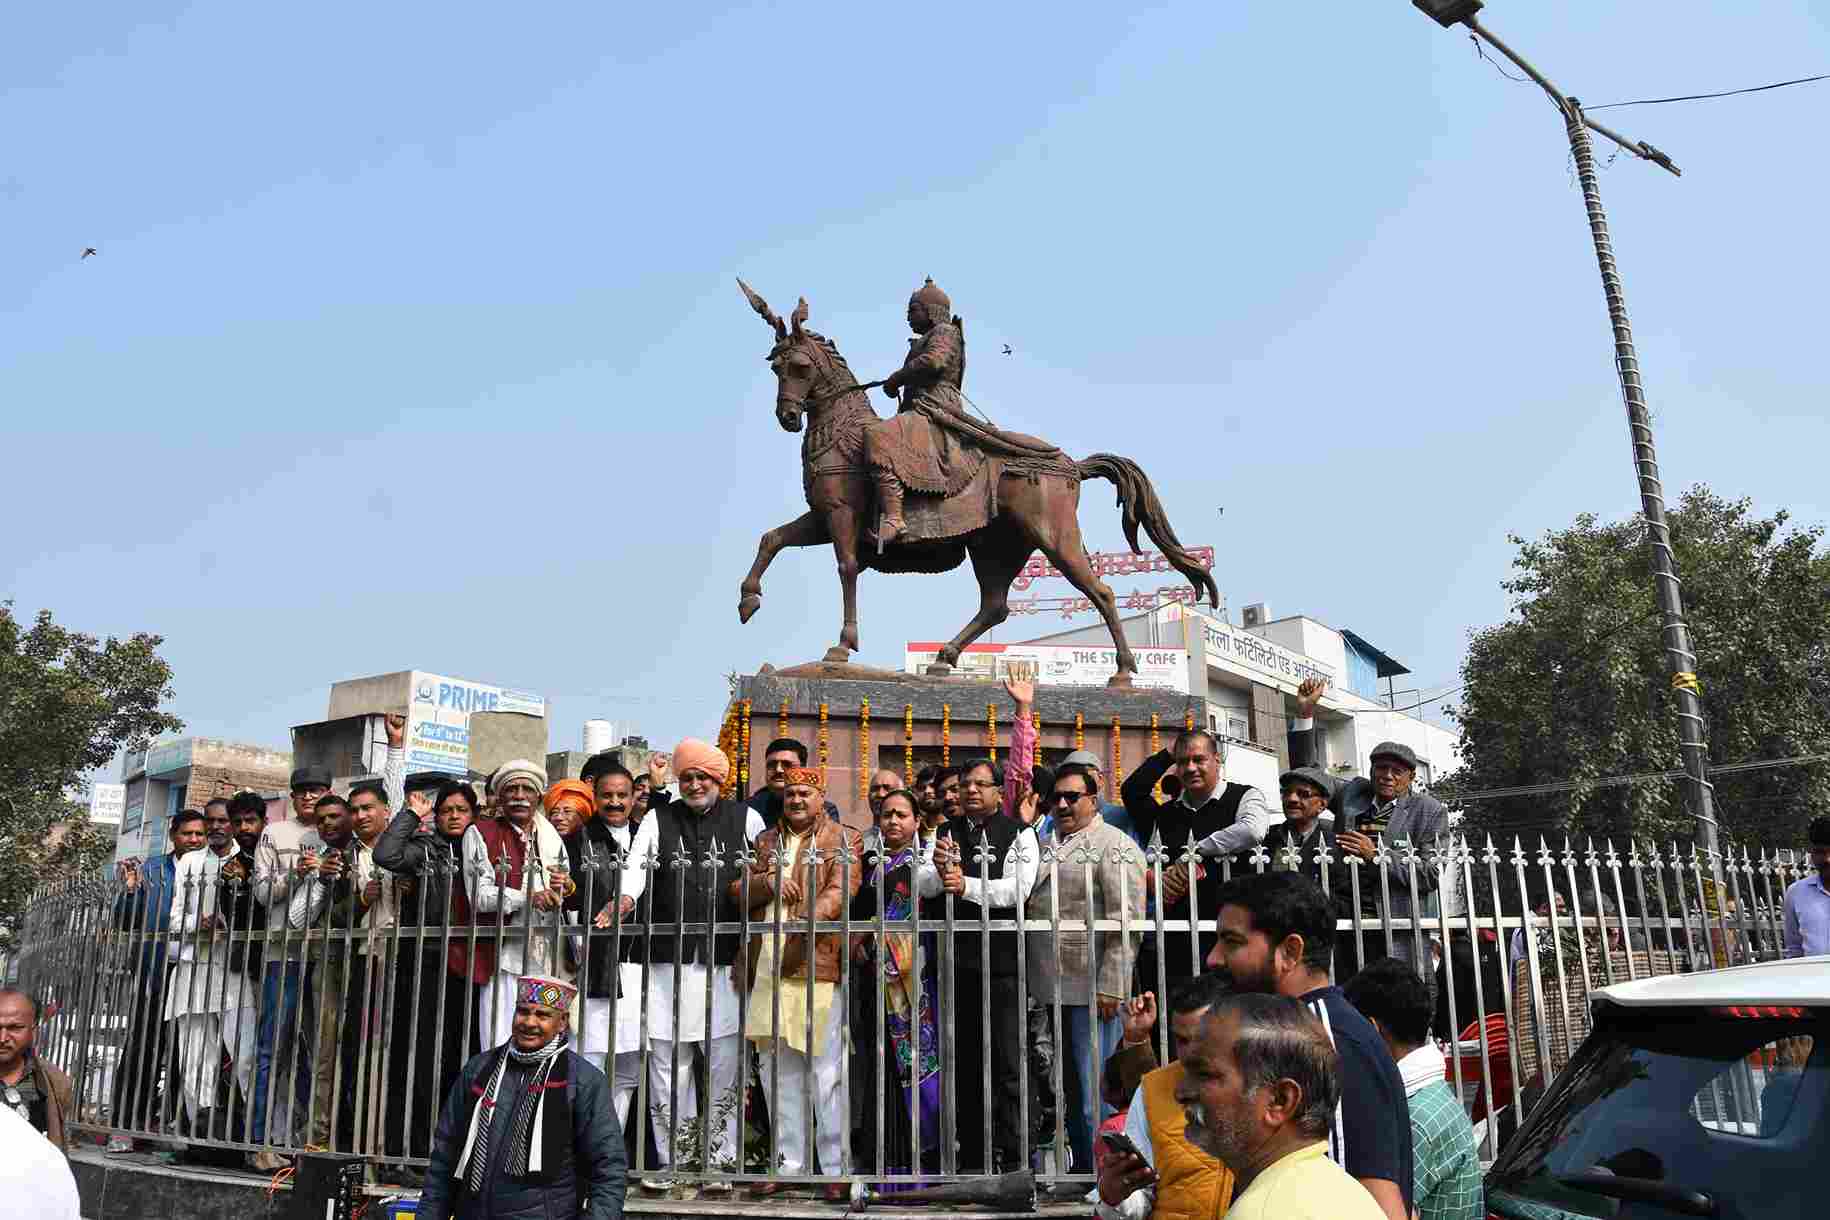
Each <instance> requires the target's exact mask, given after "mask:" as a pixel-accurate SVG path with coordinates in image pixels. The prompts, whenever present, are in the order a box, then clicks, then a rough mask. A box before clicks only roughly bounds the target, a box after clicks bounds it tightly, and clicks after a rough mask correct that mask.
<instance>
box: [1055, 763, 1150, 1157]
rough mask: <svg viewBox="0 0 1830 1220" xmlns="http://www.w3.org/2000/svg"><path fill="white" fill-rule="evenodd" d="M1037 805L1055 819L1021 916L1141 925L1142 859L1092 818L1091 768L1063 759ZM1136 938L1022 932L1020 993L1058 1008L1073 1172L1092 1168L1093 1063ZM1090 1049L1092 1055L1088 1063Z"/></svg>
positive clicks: (1110, 1024) (1110, 1037)
mask: <svg viewBox="0 0 1830 1220" xmlns="http://www.w3.org/2000/svg"><path fill="white" fill-rule="evenodd" d="M1043 812H1045V813H1049V814H1052V815H1053V816H1054V820H1055V829H1054V858H1053V859H1052V860H1051V861H1049V862H1048V863H1045V864H1044V865H1043V866H1042V871H1041V875H1040V876H1039V877H1038V878H1037V879H1036V888H1035V890H1034V891H1033V892H1032V893H1031V894H1030V896H1029V906H1028V908H1027V911H1026V916H1027V918H1029V919H1033V920H1040V921H1043V922H1044V923H1045V924H1046V923H1047V922H1048V921H1049V920H1051V919H1053V920H1056V921H1058V922H1059V923H1063V924H1080V925H1082V926H1083V927H1088V926H1090V925H1091V924H1092V922H1093V921H1095V920H1101V919H1110V920H1122V921H1125V922H1126V925H1127V926H1128V927H1129V928H1131V929H1141V928H1142V927H1143V923H1144V856H1143V853H1142V852H1140V851H1139V850H1138V848H1137V844H1135V843H1133V842H1132V841H1131V836H1130V835H1128V834H1126V833H1125V832H1124V831H1123V830H1120V829H1119V828H1118V827H1116V826H1114V825H1112V824H1111V823H1110V822H1107V821H1106V820H1105V819H1104V818H1102V817H1100V815H1099V782H1098V781H1097V780H1096V779H1095V778H1094V772H1093V769H1092V768H1091V767H1088V766H1085V765H1084V764H1082V763H1064V764H1063V765H1062V767H1061V770H1060V772H1058V773H1057V774H1056V776H1055V782H1054V785H1053V787H1052V789H1051V790H1050V792H1049V794H1048V800H1047V802H1046V807H1045V809H1044V810H1043ZM1089 861H1090V862H1091V863H1092V868H1091V869H1088V868H1087V862H1089ZM1089 874H1090V875H1089ZM1137 939H1138V938H1137V932H1136V931H1131V932H1129V933H1125V932H1121V931H1119V930H1116V929H1108V930H1104V931H1100V930H1094V931H1090V932H1089V931H1072V930H1069V931H1062V932H1059V933H1054V934H1051V933H1049V932H1047V931H1043V932H1032V933H1030V934H1029V953H1028V961H1029V987H1030V995H1031V996H1032V997H1033V998H1034V999H1036V1000H1038V1001H1040V1002H1041V1003H1042V1004H1043V1005H1045V1006H1047V1005H1054V1004H1059V1005H1060V1006H1061V1034H1062V1043H1061V1044H1062V1048H1063V1056H1062V1065H1061V1068H1062V1070H1061V1079H1062V1085H1063V1088H1064V1091H1065V1093H1066V1096H1065V1097H1064V1098H1063V1099H1062V1113H1063V1115H1064V1117H1065V1119H1066V1124H1067V1137H1068V1146H1069V1147H1070V1148H1071V1149H1072V1150H1073V1154H1074V1164H1073V1170H1072V1171H1073V1172H1074V1173H1092V1172H1093V1169H1094V1166H1093V1130H1094V1128H1096V1127H1097V1126H1098V1125H1099V1117H1098V1106H1099V1090H1098V1088H1097V1087H1095V1082H1096V1081H1097V1080H1098V1079H1099V1070H1100V1066H1101V1065H1102V1064H1104V1063H1105V1061H1106V1060H1107V1059H1108V1058H1109V1057H1110V1056H1111V1054H1112V1052H1113V1051H1114V1050H1116V1049H1117V1047H1118V1041H1119V1035H1120V1033H1121V1032H1122V1027H1121V1025H1120V1023H1119V1015H1118V1014H1119V1005H1120V1004H1122V1003H1123V1002H1124V998H1125V996H1126V995H1127V994H1129V992H1130V990H1131V965H1132V960H1133V957H1134V955H1135V953H1136V949H1137ZM1089 1000H1091V1001H1092V1004H1089ZM1095 1032H1097V1035H1098V1036H1097V1038H1095V1037H1094V1034H1095ZM1095 1051H1097V1055H1098V1058H1097V1060H1095V1061H1094V1062H1091V1063H1089V1062H1088V1057H1089V1056H1090V1055H1092V1054H1094V1053H1095ZM1049 1135H1050V1138H1052V1136H1053V1133H1052V1132H1051V1133H1049Z"/></svg>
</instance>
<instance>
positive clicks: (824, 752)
mask: <svg viewBox="0 0 1830 1220" xmlns="http://www.w3.org/2000/svg"><path fill="white" fill-rule="evenodd" d="M827 741H828V739H827V736H826V705H825V704H824V703H822V704H820V787H822V788H824V787H825V786H826V761H827V759H828V758H829V757H831V753H830V749H829V747H828V745H827Z"/></svg>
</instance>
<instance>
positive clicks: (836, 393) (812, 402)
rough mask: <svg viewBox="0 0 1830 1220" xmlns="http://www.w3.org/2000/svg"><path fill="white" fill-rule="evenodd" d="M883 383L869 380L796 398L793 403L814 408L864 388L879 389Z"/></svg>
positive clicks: (808, 408)
mask: <svg viewBox="0 0 1830 1220" xmlns="http://www.w3.org/2000/svg"><path fill="white" fill-rule="evenodd" d="M882 384H883V382H881V381H867V382H865V383H864V384H863V385H848V386H844V387H842V388H840V389H837V390H828V391H827V392H826V393H824V394H815V395H813V396H812V397H810V398H797V399H795V400H794V404H793V405H795V406H797V407H799V408H800V409H801V410H803V411H808V410H812V409H813V408H814V407H823V406H825V405H826V404H827V403H829V402H832V401H834V400H835V399H840V398H843V397H845V396H846V395H847V394H856V393H858V392H860V391H862V390H874V389H877V388H878V387H879V386H881V385H882Z"/></svg>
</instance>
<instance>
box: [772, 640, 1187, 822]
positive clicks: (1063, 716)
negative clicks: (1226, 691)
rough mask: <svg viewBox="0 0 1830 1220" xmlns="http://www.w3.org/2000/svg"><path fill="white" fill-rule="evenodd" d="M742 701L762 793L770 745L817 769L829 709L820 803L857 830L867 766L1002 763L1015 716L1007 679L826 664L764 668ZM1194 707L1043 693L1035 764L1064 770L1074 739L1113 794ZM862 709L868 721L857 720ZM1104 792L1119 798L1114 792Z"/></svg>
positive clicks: (1103, 694) (1135, 697)
mask: <svg viewBox="0 0 1830 1220" xmlns="http://www.w3.org/2000/svg"><path fill="white" fill-rule="evenodd" d="M737 700H738V703H739V706H740V707H741V705H742V704H743V703H745V702H746V701H747V703H748V707H749V719H750V750H749V773H750V782H749V790H751V791H754V790H755V789H757V788H759V787H761V786H762V782H763V779H762V777H763V755H764V754H765V753H766V751H767V750H768V746H769V742H770V741H772V740H774V739H775V738H777V737H780V736H788V737H793V738H796V739H798V740H800V741H802V742H805V743H806V746H807V755H808V762H809V763H810V764H812V765H814V766H818V765H820V762H821V757H820V726H821V717H820V709H821V707H822V706H824V708H825V710H826V717H825V727H826V759H825V762H826V774H827V784H826V796H827V799H828V800H830V801H831V802H832V803H833V804H834V805H837V806H838V807H839V810H840V811H841V813H842V814H843V815H844V818H845V821H846V824H847V825H850V826H854V827H857V828H859V829H862V828H864V827H867V826H869V825H870V805H869V803H868V801H867V800H866V798H865V794H864V790H863V789H864V785H866V784H868V783H869V779H870V772H871V771H872V770H875V769H876V768H879V767H887V768H890V769H892V770H894V771H897V772H899V773H902V774H903V775H904V777H905V779H906V778H907V777H908V775H909V774H910V773H911V772H912V771H919V770H920V769H921V768H922V767H923V766H926V765H928V764H930V763H936V764H938V763H940V762H942V761H943V759H944V760H945V761H948V762H951V763H952V764H953V765H954V766H958V765H960V764H962V763H965V762H969V761H971V760H972V759H975V758H983V757H985V756H987V755H988V754H993V753H995V755H996V757H997V758H998V760H999V761H1000V762H1002V761H1003V760H1004V759H1005V758H1006V757H1007V756H1008V751H1009V748H1010V728H1011V717H1012V716H1013V715H1014V707H1013V705H1012V703H1011V701H1010V696H1009V695H1007V694H1006V693H1005V692H1004V687H1003V685H1002V683H998V682H991V681H987V680H985V679H983V678H969V677H957V676H956V677H929V676H926V675H918V674H905V673H899V672H897V671H894V670H882V669H868V668H865V667H863V666H855V665H835V664H827V663H818V664H814V665H799V666H795V667H794V668H792V669H785V670H779V671H775V670H769V669H764V670H763V671H762V672H761V673H757V674H752V675H750V676H747V677H743V678H740V679H738V685H737ZM1197 703H1198V701H1197V700H1194V699H1192V698H1190V697H1189V696H1187V695H1182V694H1178V693H1176V692H1174V691H1160V690H1117V689H1111V688H1108V687H1102V686H1038V687H1037V688H1036V704H1035V712H1036V713H1037V715H1039V716H1040V718H1041V721H1042V725H1041V730H1040V733H1039V735H1038V743H1037V758H1038V761H1040V762H1042V763H1043V764H1044V765H1049V766H1052V765H1054V764H1055V763H1058V762H1060V761H1061V760H1062V759H1063V758H1065V757H1066V756H1067V755H1068V754H1069V753H1071V752H1072V751H1073V750H1074V749H1075V748H1076V733H1077V732H1078V734H1079V737H1080V740H1081V741H1082V742H1084V748H1086V749H1088V750H1090V751H1092V752H1093V753H1094V754H1095V755H1097V756H1098V758H1099V760H1100V763H1101V768H1102V770H1103V772H1104V774H1105V777H1106V782H1107V785H1108V787H1116V785H1117V783H1118V782H1119V781H1120V780H1121V779H1122V778H1123V777H1124V776H1125V775H1128V774H1129V773H1130V772H1131V770H1132V769H1133V768H1135V767H1136V766H1137V765H1138V764H1139V763H1141V762H1143V761H1144V759H1145V758H1147V757H1149V756H1150V754H1151V753H1152V751H1153V747H1152V734H1153V731H1154V734H1155V743H1156V744H1155V749H1168V748H1169V743H1170V742H1171V741H1173V740H1174V739H1175V735H1176V734H1177V733H1178V732H1180V731H1181V730H1182V728H1183V727H1184V725H1185V723H1186V718H1187V717H1188V716H1189V715H1191V714H1194V715H1198V709H1197V706H1196V705H1197ZM867 707H868V712H869V715H868V720H867V719H866V717H865V715H864V714H863V713H864V711H865V709H866V708H867ZM1153 716H1154V717H1155V718H1156V725H1155V728H1154V730H1153V729H1152V724H1151V718H1152V717H1153ZM1076 717H1078V729H1077V728H1076ZM784 720H785V722H786V727H787V731H786V733H785V734H784V733H783V732H782V731H781V730H782V725H783V722H784ZM1115 723H1116V725H1117V726H1118V734H1117V741H1116V748H1115V745H1114V737H1113V725H1114V724H1115ZM867 726H868V727H867ZM867 732H868V740H867V737H866V734H867ZM994 734H995V749H994ZM1115 753H1116V757H1114V755H1115ZM911 755H912V766H911V765H910V756H911ZM1100 795H1101V798H1102V799H1110V800H1116V799H1117V796H1116V793H1115V792H1114V793H1105V792H1102V793H1101V794H1100Z"/></svg>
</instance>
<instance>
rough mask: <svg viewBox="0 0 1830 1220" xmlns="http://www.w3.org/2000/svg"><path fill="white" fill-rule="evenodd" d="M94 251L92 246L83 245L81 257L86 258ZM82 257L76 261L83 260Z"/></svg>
mask: <svg viewBox="0 0 1830 1220" xmlns="http://www.w3.org/2000/svg"><path fill="white" fill-rule="evenodd" d="M94 253H95V247H94V246H84V247H83V258H88V257H89V256H90V255H91V254H94ZM83 258H79V259H77V260H76V261H77V262H79V263H80V262H82V261H83Z"/></svg>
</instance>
